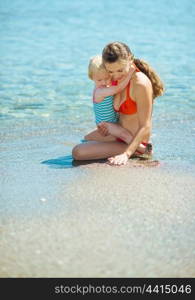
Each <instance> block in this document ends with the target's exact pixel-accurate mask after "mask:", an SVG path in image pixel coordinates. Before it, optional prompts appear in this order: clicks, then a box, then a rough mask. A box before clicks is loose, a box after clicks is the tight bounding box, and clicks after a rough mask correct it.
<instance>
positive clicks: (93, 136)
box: [84, 129, 116, 142]
mask: <svg viewBox="0 0 195 300" xmlns="http://www.w3.org/2000/svg"><path fill="white" fill-rule="evenodd" d="M84 139H85V140H87V141H97V142H112V141H115V140H116V139H115V137H114V136H111V135H107V136H102V135H101V134H100V132H99V130H97V129H95V130H93V131H91V132H90V133H88V134H87V135H86V136H85V137H84Z"/></svg>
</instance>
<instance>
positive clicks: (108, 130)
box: [98, 122, 133, 144]
mask: <svg viewBox="0 0 195 300" xmlns="http://www.w3.org/2000/svg"><path fill="white" fill-rule="evenodd" d="M98 128H99V131H100V133H102V134H104V135H108V134H110V135H112V136H115V137H116V138H119V139H121V140H123V141H124V142H125V143H127V144H130V143H131V141H132V138H133V136H132V134H131V133H130V132H129V131H128V130H127V129H125V128H123V127H122V126H120V125H119V124H116V123H108V122H101V123H99V124H98Z"/></svg>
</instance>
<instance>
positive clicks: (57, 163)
mask: <svg viewBox="0 0 195 300" xmlns="http://www.w3.org/2000/svg"><path fill="white" fill-rule="evenodd" d="M41 163H42V164H44V165H48V166H49V167H50V168H53V169H69V168H73V167H79V166H83V165H89V164H94V163H95V164H97V163H98V164H100V163H102V164H104V163H107V159H96V160H74V159H73V157H72V155H67V156H62V157H58V158H52V159H49V160H45V161H42V162H41ZM129 165H130V166H134V167H156V166H159V165H160V162H159V161H158V160H151V158H148V157H143V156H142V157H139V156H133V157H132V158H131V159H130V160H129Z"/></svg>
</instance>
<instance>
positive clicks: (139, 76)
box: [132, 72, 152, 87]
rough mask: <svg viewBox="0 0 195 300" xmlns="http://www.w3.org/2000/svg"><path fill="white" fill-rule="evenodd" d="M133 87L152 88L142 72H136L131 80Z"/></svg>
mask: <svg viewBox="0 0 195 300" xmlns="http://www.w3.org/2000/svg"><path fill="white" fill-rule="evenodd" d="M132 83H133V85H134V86H140V87H141V86H142V87H144V86H145V87H152V84H151V81H150V79H149V78H148V77H147V76H146V75H145V74H144V73H143V72H136V73H135V75H134V76H133V78H132Z"/></svg>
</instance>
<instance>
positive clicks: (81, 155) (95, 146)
mask: <svg viewBox="0 0 195 300" xmlns="http://www.w3.org/2000/svg"><path fill="white" fill-rule="evenodd" d="M127 147H128V145H127V144H125V143H120V142H89V143H86V144H79V145H77V146H75V147H74V148H73V150H72V156H73V158H74V159H75V160H93V159H104V158H108V157H112V156H115V155H118V154H121V153H123V152H125V150H126V149H127Z"/></svg>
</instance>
